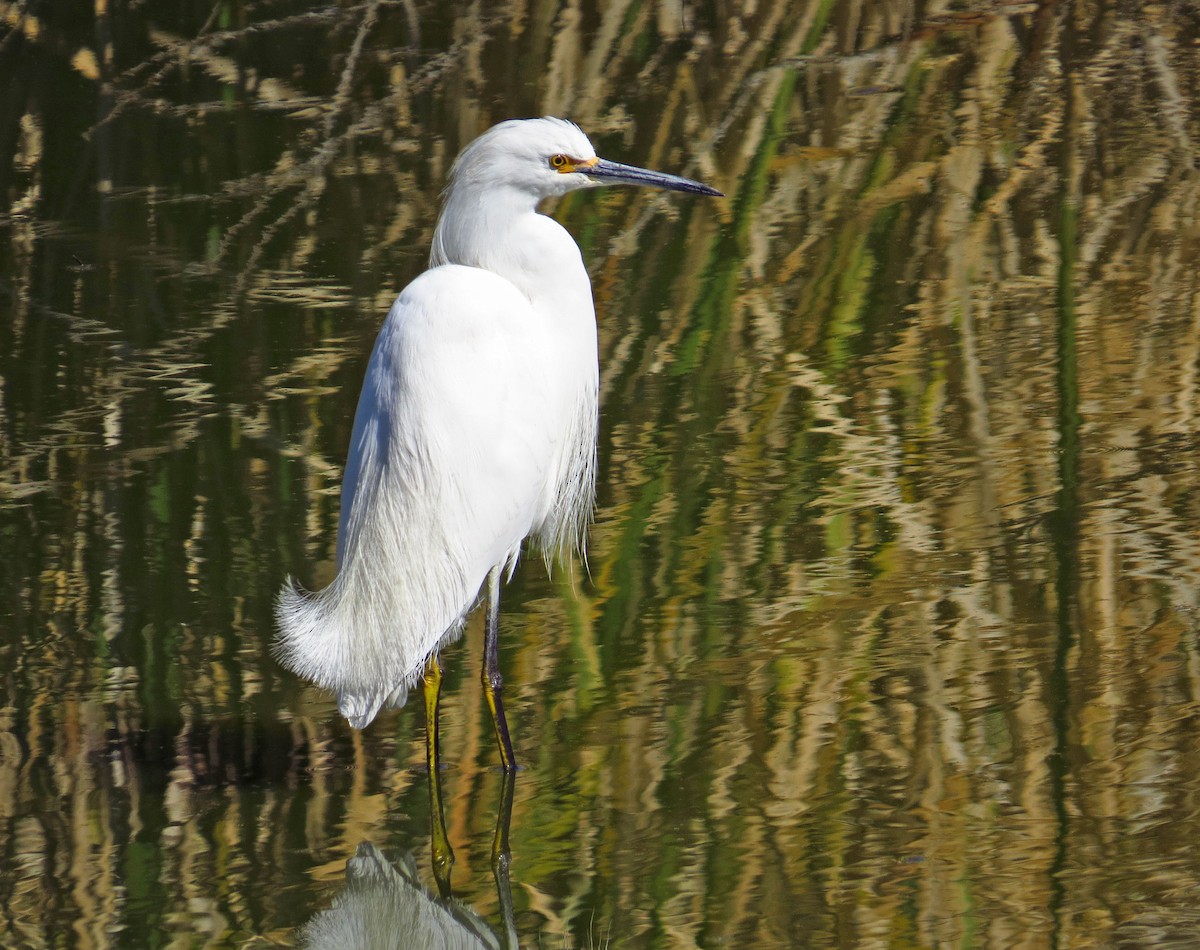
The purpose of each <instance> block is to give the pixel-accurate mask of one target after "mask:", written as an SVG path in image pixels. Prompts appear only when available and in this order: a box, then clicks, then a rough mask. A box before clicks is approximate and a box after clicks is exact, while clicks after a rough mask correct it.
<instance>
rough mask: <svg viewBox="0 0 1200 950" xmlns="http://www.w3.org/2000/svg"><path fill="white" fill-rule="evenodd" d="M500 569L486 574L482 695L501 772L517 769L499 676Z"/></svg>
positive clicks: (495, 568)
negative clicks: (494, 736)
mask: <svg viewBox="0 0 1200 950" xmlns="http://www.w3.org/2000/svg"><path fill="white" fill-rule="evenodd" d="M501 569H502V568H501V567H494V568H492V572H491V573H490V574H489V575H488V604H487V622H486V624H485V626H484V633H483V675H482V677H481V678H482V680H483V692H484V695H485V696H487V702H488V708H489V709H490V710H491V711H492V722H493V723H494V724H495V726H496V743H497V745H499V746H500V764H501V765H502V766H503V767H504V771H505V772H512V771H514V770H515V769H516V767H517V760H516V758H515V757H514V756H513V747H512V740H511V739H510V738H509V737H508V721H507V720H506V719H505V718H504V702H503V700H502V699H501V694H502V693H503V691H504V680H503V679H502V678H501V676H500V572H501Z"/></svg>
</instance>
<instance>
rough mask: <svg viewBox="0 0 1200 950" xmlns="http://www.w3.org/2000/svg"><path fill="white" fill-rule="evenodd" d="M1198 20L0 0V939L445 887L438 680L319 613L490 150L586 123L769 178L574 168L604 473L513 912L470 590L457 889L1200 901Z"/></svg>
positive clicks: (531, 761) (251, 942)
mask: <svg viewBox="0 0 1200 950" xmlns="http://www.w3.org/2000/svg"><path fill="white" fill-rule="evenodd" d="M1198 45H1200V7H1197V5H1196V4H1195V2H1192V0H1168V2H1165V3H1161V4H1152V5H1145V4H1133V3H1115V4H1105V3H1100V4H1089V3H1082V2H1078V0H1074V2H1072V0H1064V2H1053V0H1047V2H1044V3H1020V2H974V0H967V2H965V3H962V2H954V3H947V2H937V0H931V2H923V0H800V2H794V3H782V2H780V3H763V2H749V0H748V2H745V3H742V4H738V3H727V2H692V0H657V2H638V0H546V2H543V0H520V2H516V3H505V4H501V3H485V2H468V3H461V4H457V3H456V4H444V3H440V2H436V0H391V2H383V0H379V2H366V3H351V2H346V3H340V4H334V5H329V6H321V5H315V4H311V3H301V2H292V0H275V2H273V0H262V2H249V0H241V2H238V0H217V2H215V3H213V2H211V0H206V2H192V0H182V2H180V0H170V2H168V0H143V2H130V0H92V2H82V0H55V2H38V0H25V2H21V0H16V2H0V376H2V385H0V944H2V945H3V946H5V947H10V946H11V947H33V948H40V947H109V946H112V947H124V946H128V947H208V946H212V947H225V946H229V947H254V948H257V947H268V946H294V945H303V944H306V943H307V945H313V946H316V945H318V944H319V940H318V936H317V932H318V930H319V929H320V928H319V927H317V926H316V925H315V924H314V922H317V923H320V922H321V921H326V922H327V921H328V919H329V918H328V915H329V914H331V913H333V912H334V911H335V910H338V909H339V908H340V909H341V910H342V911H345V912H346V913H357V912H358V911H357V910H355V908H357V907H359V906H366V907H371V906H379V901H377V900H376V899H375V898H374V897H372V896H371V895H372V894H374V893H375V891H374V890H371V889H370V888H368V889H366V890H363V889H361V888H360V889H357V890H355V888H356V887H357V885H355V881H356V880H357V879H358V878H356V874H357V872H356V871H355V870H354V869H355V868H358V869H359V870H360V871H361V869H362V868H363V867H367V866H368V865H370V866H373V867H377V868H383V869H384V871H385V872H386V875H391V876H392V878H393V879H394V881H393V883H394V885H395V886H394V887H393V888H392V890H391V891H390V892H389V893H391V894H392V898H388V899H394V900H395V901H396V902H399V900H400V897H399V896H397V895H399V894H400V893H401V891H402V889H403V888H404V887H408V888H409V889H410V890H412V891H413V892H414V893H416V894H417V895H418V897H417V898H415V900H417V901H418V902H420V901H425V902H427V904H428V907H426V910H428V909H429V908H434V909H441V910H444V907H445V906H450V905H444V906H443V905H435V904H434V903H433V902H432V899H431V898H430V896H429V894H430V892H431V891H433V890H434V883H433V881H434V879H433V875H432V873H431V871H432V866H431V859H430V851H429V840H430V838H429V827H430V817H431V815H430V798H429V785H428V775H427V772H426V770H425V767H424V751H423V728H424V716H423V712H422V711H421V709H420V704H419V703H410V705H409V706H408V707H407V708H405V709H404V710H401V711H399V712H395V713H388V714H386V715H383V716H381V717H380V718H379V719H378V720H377V721H376V722H375V724H373V725H372V726H371V727H369V728H368V729H367V730H365V731H364V732H362V733H356V732H354V731H353V730H351V729H350V728H349V727H348V726H347V725H346V724H345V723H344V722H343V721H342V720H341V719H340V718H339V717H338V716H337V713H336V708H335V706H334V704H333V702H332V700H331V698H330V697H329V696H328V695H327V694H324V693H322V692H321V691H319V690H314V689H310V688H308V687H306V686H305V685H304V684H302V683H300V682H298V681H297V680H296V679H295V678H294V677H292V676H291V675H289V674H287V673H285V672H284V671H283V670H281V669H280V667H279V666H278V665H277V664H276V663H275V662H274V661H273V659H272V657H271V652H270V651H271V641H272V638H273V635H274V633H273V619H272V615H271V608H272V601H273V598H274V596H275V594H276V592H277V591H278V589H279V588H280V586H281V585H282V583H283V580H284V578H285V576H287V575H288V574H293V575H295V576H297V577H298V578H299V579H300V580H301V581H303V582H304V583H305V584H306V585H307V586H310V587H312V586H319V585H322V584H324V583H325V582H327V581H328V580H329V578H330V577H331V575H332V572H333V558H334V551H335V535H336V526H337V516H338V492H339V488H340V476H341V466H342V463H343V460H344V457H345V452H346V447H347V443H348V440H349V434H350V428H351V424H352V420H353V412H354V407H355V404H356V401H357V397H358V390H359V385H360V383H361V379H362V375H363V372H364V369H365V364H366V360H367V356H368V354H369V352H370V348H371V345H372V342H373V339H374V335H375V333H376V331H377V330H378V328H379V326H380V324H381V322H382V319H383V317H384V315H385V313H386V311H387V308H388V306H389V305H390V303H391V300H392V299H393V298H394V296H395V294H396V293H397V292H398V290H399V289H400V288H401V287H402V286H403V285H404V284H405V283H406V282H407V281H409V280H410V279H411V278H412V277H413V276H415V275H416V274H417V273H419V272H420V271H421V270H422V269H423V268H424V266H425V263H426V259H427V255H428V245H429V238H430V234H431V231H432V227H433V224H434V220H435V216H436V212H437V206H438V196H439V193H440V190H441V189H442V187H443V186H444V184H445V181H446V173H447V171H448V168H449V165H450V163H451V162H452V160H453V158H454V156H455V155H456V153H457V152H458V150H459V149H460V148H461V147H462V146H463V145H465V144H466V143H467V142H468V141H469V140H470V139H472V138H473V137H474V136H475V135H477V134H478V133H480V132H482V131H483V130H484V129H486V128H487V127H488V126H489V125H491V124H492V123H493V122H496V121H499V120H501V119H505V118H509V117H513V116H530V115H542V114H552V115H561V116H565V117H569V118H571V119H573V120H575V121H577V122H578V123H580V125H581V126H582V127H583V128H584V129H585V131H587V132H588V133H589V134H590V135H591V136H592V140H593V142H594V143H595V144H596V147H597V150H598V151H599V153H600V154H601V155H604V156H606V157H608V158H611V159H614V160H617V161H623V162H629V163H633V164H637V165H644V166H648V167H652V168H657V169H661V170H664V171H668V172H673V173H677V174H684V175H688V176H689V177H694V178H699V179H702V180H704V181H707V182H709V183H711V184H712V185H714V186H716V187H718V188H720V189H721V190H723V191H724V192H725V193H726V195H727V197H726V198H725V199H724V200H720V201H718V200H708V199H705V200H699V199H694V198H688V197H686V196H679V195H662V194H656V193H642V192H635V191H632V190H606V191H598V192H588V193H577V194H575V195H572V196H570V197H569V198H567V199H564V200H562V201H560V202H559V203H558V204H556V205H553V206H551V207H550V208H548V209H547V210H548V211H549V212H550V213H552V214H553V215H554V216H555V217H556V218H557V219H558V220H559V221H561V222H562V223H563V224H564V225H565V226H566V227H567V228H568V229H569V230H570V231H571V233H572V234H573V235H574V236H575V237H576V239H577V240H578V241H579V244H580V246H581V247H582V249H583V253H584V258H585V260H586V262H587V264H588V267H589V269H590V271H591V274H592V278H593V284H594V288H595V295H596V305H597V314H598V319H599V329H600V347H601V387H602V388H601V398H602V406H601V438H600V448H599V462H600V470H599V505H598V508H597V512H596V518H595V525H594V527H593V528H592V530H591V533H590V542H589V548H588V562H589V563H588V566H587V567H586V568H585V567H584V566H583V565H581V564H574V565H569V566H567V567H566V568H564V569H559V570H556V571H555V573H554V574H553V577H551V578H548V577H547V574H546V571H545V570H544V569H543V567H542V565H541V564H540V563H539V561H538V560H537V559H536V558H529V559H526V560H525V561H524V563H523V564H522V567H521V568H520V570H519V571H518V573H517V576H516V579H515V581H514V583H513V584H512V585H511V586H510V587H509V589H508V592H507V595H506V613H505V614H504V615H503V618H502V643H503V648H502V661H503V667H504V670H505V675H506V686H507V689H506V701H507V703H508V710H509V712H508V715H509V722H510V725H511V726H512V729H513V738H514V741H515V744H516V753H517V758H518V760H519V761H520V762H521V763H522V764H523V765H524V768H523V769H522V770H521V771H520V772H519V773H518V774H517V776H516V781H515V787H514V797H513V802H512V818H511V848H512V855H513V860H512V865H511V897H512V913H511V915H507V914H506V913H505V908H504V903H505V899H504V896H503V888H502V887H498V886H497V881H496V880H495V879H494V878H493V874H492V869H491V866H490V854H491V847H492V834H493V830H494V828H495V827H496V822H497V817H498V815H502V813H503V811H504V808H503V805H504V802H503V800H502V799H503V785H504V783H503V781H502V777H501V775H500V773H499V772H498V771H497V766H498V756H497V753H496V750H495V745H494V740H493V737H492V734H491V724H490V720H489V717H488V714H487V710H486V707H485V705H484V703H483V701H482V697H481V690H480V686H479V679H478V672H479V663H480V649H481V642H482V628H481V625H480V623H479V619H480V618H478V617H476V618H475V619H474V621H473V622H472V623H471V624H470V625H469V627H468V629H467V633H466V636H465V640H464V641H463V642H461V643H460V644H458V645H456V646H455V647H453V648H451V649H450V650H448V651H447V652H446V654H445V660H446V664H447V685H446V691H445V694H444V701H443V713H442V727H441V736H442V756H443V761H444V762H445V763H446V765H447V768H446V769H445V773H444V774H443V775H442V786H443V790H444V794H445V818H446V822H447V826H448V829H449V835H450V840H451V843H452V844H453V846H454V849H455V851H456V855H457V861H456V863H455V865H454V869H453V874H452V883H453V890H454V895H455V897H456V898H457V899H458V900H459V901H461V905H454V906H456V907H457V908H458V909H459V910H460V911H461V912H462V913H464V914H465V913H467V912H468V911H469V913H470V914H472V915H474V919H475V920H476V921H477V922H478V928H477V929H478V930H479V933H481V934H484V935H485V939H484V942H485V943H486V940H487V939H492V938H495V939H497V940H501V939H502V938H505V936H506V930H514V931H515V934H516V937H517V940H518V941H519V942H520V944H521V945H522V946H531V947H551V948H585V947H614V948H618V947H638V948H640V947H671V948H674V947H717V946H751V947H897V948H919V947H920V948H924V947H947V946H956V947H1053V948H1058V947H1193V946H1195V940H1196V936H1195V935H1196V933H1197V931H1198V929H1200V849H1197V847H1196V846H1195V843H1196V842H1197V841H1200V634H1198V629H1200V614H1198V610H1200V586H1198V585H1200V533H1198V530H1197V528H1198V526H1200V465H1198V464H1197V463H1198V455H1197V449H1198V448H1200V445H1198V442H1200V434H1198V425H1200V419H1198V415H1200V175H1198V173H1197V168H1196V155H1197V142H1198V141H1200V55H1198V52H1197V48H1198ZM1188 842H1191V844H1189V843H1188ZM356 855H357V857H356ZM382 855H387V856H388V857H387V858H386V859H384V858H382V857H381V856H382ZM348 862H349V863H350V870H348ZM355 862H358V863H357V864H356V863H355ZM371 862H376V863H375V864H374V865H372V864H371ZM386 875H385V876H386ZM381 879H382V878H381ZM401 879H403V881H401ZM405 893H407V891H405ZM364 894H365V895H367V896H366V897H364V896H363V895H364ZM381 900H382V899H381ZM367 912H368V913H369V912H370V911H369V910H368V911H367ZM507 916H511V927H510V926H509V922H508V921H506V920H505V919H504V918H505V917H507ZM415 919H416V918H414V920H415ZM422 919H424V918H422ZM413 926H414V927H415V926H416V925H415V924H414V925H413ZM416 933H417V931H416V930H415V929H414V930H406V931H403V934H402V935H403V936H406V937H407V936H410V935H414V934H416ZM511 938H512V933H508V934H507V939H508V940H509V942H512V941H511ZM410 943H411V945H413V946H422V945H433V944H432V938H424V937H422V938H417V937H415V936H413V937H412V939H411V941H410ZM396 945H397V946H403V945H405V943H404V942H403V941H401V942H400V943H397V944H396Z"/></svg>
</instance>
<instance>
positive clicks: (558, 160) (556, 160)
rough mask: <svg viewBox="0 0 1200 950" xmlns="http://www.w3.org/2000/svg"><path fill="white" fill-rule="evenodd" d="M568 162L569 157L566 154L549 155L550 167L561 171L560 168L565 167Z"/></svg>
mask: <svg viewBox="0 0 1200 950" xmlns="http://www.w3.org/2000/svg"><path fill="white" fill-rule="evenodd" d="M569 163H570V159H568V158H567V156H566V155H551V156H550V167H551V168H557V169H559V170H560V171H561V170H562V169H564V168H566V167H567V165H568V164H569Z"/></svg>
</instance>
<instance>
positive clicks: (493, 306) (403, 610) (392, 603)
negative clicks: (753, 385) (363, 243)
mask: <svg viewBox="0 0 1200 950" xmlns="http://www.w3.org/2000/svg"><path fill="white" fill-rule="evenodd" d="M545 336H546V326H545V317H544V315H539V314H537V313H536V312H535V310H534V308H533V307H532V305H531V304H530V303H529V301H528V299H527V298H526V297H525V296H523V295H522V294H520V293H519V292H518V291H517V290H516V289H515V288H514V287H513V285H512V284H510V283H509V282H508V281H506V280H505V279H503V278H501V277H498V276H496V275H495V274H492V273H489V272H487V271H484V270H481V269H479V268H473V267H461V266H458V265H444V266H442V267H437V268H434V269H432V270H430V271H427V272H426V273H424V274H423V275H421V276H420V277H418V278H417V279H416V280H415V281H413V283H412V284H410V285H409V286H408V287H407V288H406V289H405V291H404V292H403V293H402V294H401V295H400V296H399V298H397V300H396V302H395V304H393V306H392V309H391V312H390V313H389V314H388V318H387V321H386V322H385V324H384V326H383V329H382V330H381V331H380V334H379V338H378V340H377V341H376V344H375V349H374V352H373V353H372V355H371V362H370V366H369V368H368V370H367V376H366V380H367V381H366V384H365V385H364V388H363V392H362V395H361V397H360V399H359V404H358V411H357V414H356V416H355V421H354V432H353V435H352V438H351V446H350V463H349V464H348V466H347V468H346V472H345V479H344V483H343V488H342V514H341V524H340V526H339V531H338V574H337V577H336V579H335V580H334V581H333V582H332V583H331V584H330V585H329V586H328V587H327V588H325V589H324V590H322V591H319V592H317V593H308V592H305V591H302V590H300V589H298V588H296V587H295V586H294V585H292V584H291V583H289V584H288V585H287V586H286V587H285V588H284V590H283V593H282V594H281V595H280V598H279V602H278V605H277V608H276V614H277V619H278V622H279V628H280V639H279V642H278V644H277V652H278V654H279V658H280V660H281V662H282V663H283V664H284V665H285V666H287V667H288V668H289V669H291V670H292V671H293V672H295V673H297V674H298V675H300V676H302V677H305V678H307V679H309V680H312V681H313V682H315V683H317V684H318V685H321V686H324V687H326V688H329V689H332V690H333V691H334V692H336V693H337V696H338V707H339V709H340V710H341V712H342V714H343V715H344V716H345V717H346V718H347V719H348V720H350V722H351V724H352V725H354V726H355V727H356V728H362V727H363V726H365V725H367V724H368V723H369V722H370V721H371V720H372V719H373V718H374V717H375V715H376V713H377V712H378V711H379V709H380V707H381V706H382V705H383V704H384V703H388V704H390V705H402V704H403V703H404V701H405V699H406V697H407V692H408V689H409V688H410V687H411V686H412V685H414V684H415V683H416V682H417V681H418V680H419V679H420V677H421V674H422V671H423V668H424V662H425V659H426V658H427V657H428V656H429V654H430V653H432V652H433V651H434V650H436V649H438V648H440V647H441V646H442V645H444V644H445V643H447V642H449V641H451V640H453V639H456V638H457V637H458V636H459V635H460V634H461V631H462V625H463V622H464V620H465V618H466V616H467V614H468V612H469V611H470V609H471V607H472V605H473V604H474V602H475V600H476V598H477V596H478V593H479V589H480V586H481V585H482V583H483V581H484V580H485V579H486V577H487V574H488V572H489V571H490V570H491V568H492V567H494V566H496V565H500V564H505V563H511V562H515V559H516V557H517V555H518V553H519V547H520V539H522V538H524V537H525V536H526V535H528V534H529V533H530V532H531V531H533V532H537V531H542V532H543V533H545V534H547V535H549V536H551V537H553V535H554V534H555V532H560V533H561V530H562V526H560V525H558V524H548V523H547V522H548V521H561V520H562V518H561V517H560V514H561V513H556V512H555V502H556V497H555V496H556V494H558V492H559V483H561V482H562V481H563V480H564V479H563V475H564V473H563V472H562V468H563V464H564V459H566V460H567V461H566V464H570V459H569V456H570V455H571V454H572V452H573V451H574V450H569V449H568V447H566V446H564V445H563V444H561V439H560V441H554V440H553V438H552V436H553V435H554V434H556V433H563V432H564V430H565V431H567V432H570V431H571V428H572V427H571V426H570V425H567V426H564V425H560V424H547V423H546V417H547V414H551V415H555V414H557V415H555V418H562V417H564V416H563V414H564V413H565V414H566V415H567V416H570V415H573V414H575V413H577V411H578V410H577V407H574V406H571V407H564V406H561V405H557V404H556V403H557V402H560V401H561V400H560V399H558V397H559V396H560V395H561V390H560V391H559V392H556V391H555V389H556V387H555V374H554V367H548V366H547V365H546V361H545V358H544V357H545V356H547V355H548V354H549V352H550V350H548V348H547V344H546V342H545ZM591 412H592V414H593V417H594V403H593V406H592V408H591ZM591 425H592V427H593V428H592V431H591V432H590V433H589V435H590V438H591V442H590V445H594V444H595V438H594V418H593V421H592V423H591ZM572 434H573V433H572ZM576 477H578V476H576ZM591 477H592V475H591V466H590V462H589V463H588V465H587V471H586V473H585V478H586V480H587V482H588V484H587V485H586V486H583V487H581V488H580V491H579V492H577V494H581V496H582V495H586V498H583V497H581V499H580V502H579V505H578V506H577V505H573V506H572V507H580V506H582V505H584V504H586V506H587V508H588V509H590V504H591V484H590V480H591ZM558 507H561V501H559V504H558ZM567 514H568V515H569V516H570V518H571V519H575V520H578V513H577V512H569V513H567ZM514 538H515V539H517V540H516V543H515V544H514V541H513V539H514Z"/></svg>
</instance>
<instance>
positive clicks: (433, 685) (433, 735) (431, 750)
mask: <svg viewBox="0 0 1200 950" xmlns="http://www.w3.org/2000/svg"><path fill="white" fill-rule="evenodd" d="M422 692H423V693H424V696H425V763H426V765H428V766H429V825H430V833H429V837H430V849H431V851H432V857H433V876H434V878H435V879H436V880H437V885H438V891H439V892H440V893H441V895H442V896H443V897H449V896H450V869H451V868H452V867H454V849H453V848H451V847H450V836H449V835H448V834H447V833H446V816H445V812H444V811H443V810H442V771H441V763H440V755H439V751H438V704H439V703H440V702H441V698H442V660H441V657H439V656H438V655H437V654H436V653H431V654H430V655H429V659H428V660H426V661H425V678H424V680H423V681H422Z"/></svg>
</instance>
